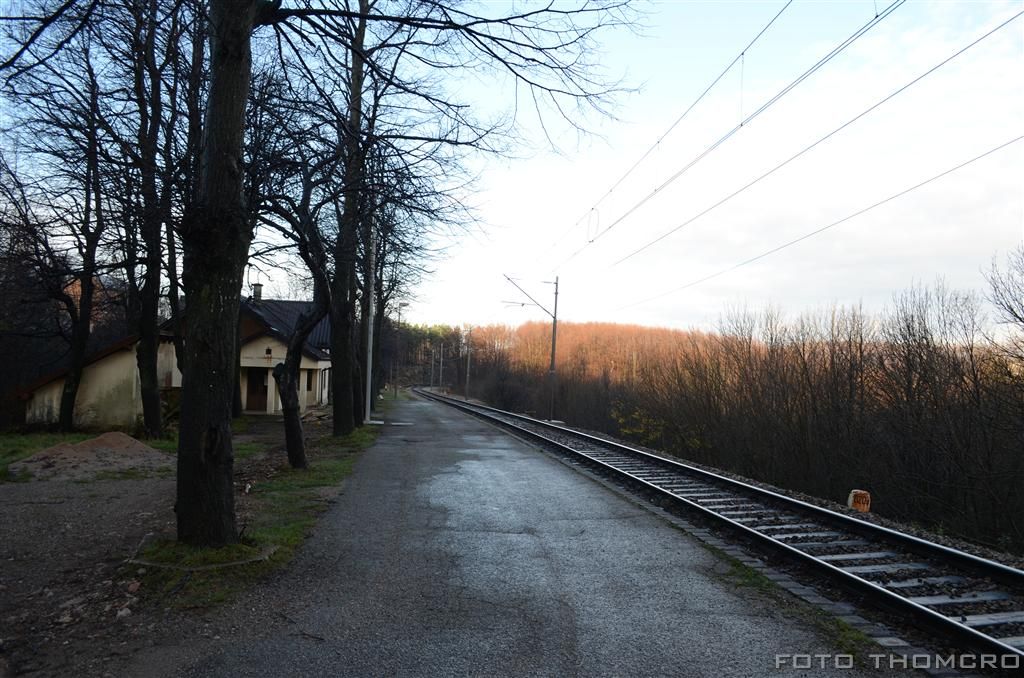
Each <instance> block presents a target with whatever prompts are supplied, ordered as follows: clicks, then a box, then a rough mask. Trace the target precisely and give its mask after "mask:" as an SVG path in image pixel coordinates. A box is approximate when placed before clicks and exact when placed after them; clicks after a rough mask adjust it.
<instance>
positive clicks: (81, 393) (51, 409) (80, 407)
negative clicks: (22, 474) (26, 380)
mask: <svg viewBox="0 0 1024 678" xmlns="http://www.w3.org/2000/svg"><path fill="white" fill-rule="evenodd" d="M63 389H64V379H63V378H60V379H56V380H54V381H51V382H50V383H49V384H46V385H45V386H43V387H41V388H39V389H37V390H36V391H35V392H34V393H33V394H32V397H31V398H30V399H29V401H28V404H27V406H26V408H25V421H26V422H27V423H30V424H53V423H56V422H57V421H58V420H59V419H60V397H61V391H63ZM141 392H142V390H141V388H140V387H139V371H138V368H137V364H136V361H135V350H134V347H132V348H130V349H125V350H122V351H117V352H116V353H112V354H110V355H108V356H105V357H104V358H101V359H100V360H97V361H96V362H94V363H92V364H90V365H86V367H85V369H83V370H82V380H81V383H80V385H79V387H78V394H77V397H76V398H75V418H74V423H75V426H76V427H81V428H112V427H123V428H131V427H134V426H135V425H136V423H137V422H138V420H139V418H140V417H141V416H142V396H141Z"/></svg>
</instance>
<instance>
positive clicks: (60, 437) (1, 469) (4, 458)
mask: <svg viewBox="0 0 1024 678" xmlns="http://www.w3.org/2000/svg"><path fill="white" fill-rule="evenodd" d="M95 435H96V434H94V433H0V482H5V481H14V480H23V479H24V478H22V477H15V476H12V475H11V473H10V470H9V469H8V468H7V467H8V466H9V465H10V464H12V463H14V462H16V461H20V460H22V459H25V458H26V457H31V456H32V455H33V454H35V453H36V452H38V451H40V450H45V449H46V448H48V447H53V446H54V445H56V444H58V443H71V444H74V443H80V442H82V441H83V440H88V439H89V438H93V437H95Z"/></svg>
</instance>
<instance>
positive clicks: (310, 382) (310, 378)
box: [306, 370, 313, 391]
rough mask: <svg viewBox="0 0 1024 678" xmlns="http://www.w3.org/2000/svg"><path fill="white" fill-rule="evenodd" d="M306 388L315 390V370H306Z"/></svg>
mask: <svg viewBox="0 0 1024 678" xmlns="http://www.w3.org/2000/svg"><path fill="white" fill-rule="evenodd" d="M306 390H307V391H312V390H313V370H306Z"/></svg>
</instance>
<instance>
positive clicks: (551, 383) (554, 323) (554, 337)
mask: <svg viewBox="0 0 1024 678" xmlns="http://www.w3.org/2000/svg"><path fill="white" fill-rule="evenodd" d="M505 280H507V281H509V282H510V283H512V284H513V285H515V288H516V289H517V290H519V291H520V292H522V293H523V295H524V296H525V297H526V298H527V299H529V300H530V301H531V302H532V303H533V305H534V306H536V307H537V308H539V309H540V310H542V311H544V312H545V313H547V314H548V315H549V316H551V365H550V366H549V367H548V388H549V389H550V392H551V400H550V403H549V410H548V420H549V421H551V420H554V418H555V380H556V376H557V375H556V374H555V346H556V344H557V341H558V276H555V281H554V282H551V281H550V280H545V281H544V282H545V283H547V284H549V285H554V286H555V306H554V310H553V311H549V310H548V309H547V308H545V307H544V305H543V304H541V303H540V302H539V301H537V300H536V299H534V298H533V297H531V296H530V293H529V292H527V291H526V290H524V289H523V288H522V287H520V286H519V284H518V283H517V282H516V281H515V280H513V279H512V278H510V277H508V276H507V275H506V276H505ZM511 303H518V302H511ZM525 305H526V304H520V306H525Z"/></svg>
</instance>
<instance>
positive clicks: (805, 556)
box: [416, 389, 1024, 662]
mask: <svg viewBox="0 0 1024 678" xmlns="http://www.w3.org/2000/svg"><path fill="white" fill-rule="evenodd" d="M416 392H417V393H418V394H419V395H421V396H424V397H426V398H430V399H432V400H436V401H439V402H442V403H445V404H448V405H451V406H454V407H456V408H458V409H461V410H464V411H466V412H468V413H470V414H473V415H476V416H480V417H483V418H485V419H487V420H490V421H496V422H498V423H500V424H502V425H505V426H509V427H512V428H514V429H515V430H516V431H517V432H519V433H522V434H525V435H526V436H528V437H529V438H532V439H534V440H536V441H537V442H540V443H542V444H543V445H546V446H554V447H556V448H557V449H559V450H561V451H564V452H567V453H569V454H570V455H572V456H575V457H582V458H583V459H584V460H585V461H586V462H587V463H588V464H590V465H593V466H597V467H599V468H601V469H602V470H604V471H606V472H609V473H611V474H612V475H614V476H618V477H620V478H624V479H626V480H628V482H630V483H631V484H633V485H635V486H638V487H640V488H642V489H644V490H645V491H647V492H653V493H654V494H656V495H657V496H660V497H662V498H665V499H669V500H670V501H671V502H673V503H675V504H677V505H679V506H682V507H684V508H685V509H686V510H688V511H691V512H696V513H697V514H698V515H701V516H702V517H704V518H706V519H708V520H710V521H711V522H715V523H718V524H720V525H723V526H725V527H727V528H729V529H730V530H731V531H733V532H736V533H738V534H741V535H743V536H744V537H746V538H748V539H750V540H752V541H753V542H755V543H757V544H759V545H761V546H764V547H768V548H769V549H771V550H772V551H774V552H775V553H777V554H780V555H782V556H784V557H786V558H789V559H790V560H794V561H796V562H799V563H801V564H803V565H805V566H808V567H810V568H811V569H813V570H815V571H816V572H819V573H821V574H822V575H824V576H826V577H829V578H832V579H834V580H837V581H838V582H839V583H841V584H843V585H844V586H845V587H846V588H848V589H852V590H855V591H858V592H859V593H862V594H864V595H866V596H868V597H869V598H870V599H871V600H872V601H874V602H875V603H876V604H878V605H881V606H883V607H885V608H888V609H890V610H893V611H896V612H900V613H905V614H908V615H909V616H910V617H911V618H912V619H913V620H915V621H916V622H918V623H920V624H922V625H924V626H926V627H927V628H929V629H930V630H931V631H932V632H934V633H937V634H939V635H943V636H946V637H952V638H954V639H956V640H957V641H958V642H959V643H960V644H962V645H964V646H965V647H969V648H971V649H975V650H980V651H982V652H986V653H995V654H1001V655H1010V656H1014V655H1015V656H1017V657H1018V658H1020V660H1021V661H1022V662H1024V648H1018V647H1015V646H1013V645H1008V644H1006V643H1003V642H1001V641H1000V640H999V639H998V638H995V637H993V636H989V635H987V634H985V633H982V632H980V631H977V630H975V629H974V628H971V627H969V626H967V625H965V624H963V623H960V622H959V621H956V620H955V619H953V618H951V617H949V616H946V615H944V614H942V613H940V612H938V611H936V610H932V609H930V608H928V607H925V606H924V605H921V604H919V603H916V602H914V601H912V600H910V599H909V598H907V597H904V596H901V595H899V594H897V593H895V592H893V591H890V590H889V589H886V588H885V587H883V586H881V585H879V584H876V583H874V582H872V581H869V580H868V579H865V578H863V577H860V576H857V575H856V574H854V573H851V572H847V571H845V570H843V569H841V568H840V567H837V566H835V565H832V564H831V563H829V562H826V561H825V560H822V559H821V558H819V557H816V556H814V555H812V554H810V553H806V552H804V551H801V550H800V549H798V548H795V547H794V546H791V545H789V544H786V543H784V542H782V541H780V540H778V539H775V538H773V537H772V536H770V535H767V534H765V533H763V532H760V531H758V530H756V529H754V528H752V527H749V526H747V525H744V524H743V523H742V522H738V521H737V520H734V519H732V518H729V517H728V516H725V515H722V514H721V513H720V512H718V511H716V510H714V509H711V508H708V507H706V506H702V505H701V504H699V503H698V502H696V501H693V500H690V499H687V498H685V497H681V496H679V495H678V494H676V493H674V492H673V491H671V490H669V489H667V488H664V487H661V486H659V485H658V484H656V483H655V482H651V481H650V480H646V479H644V478H641V477H639V476H638V475H637V474H636V473H633V472H630V471H627V470H624V469H621V468H618V467H616V466H615V465H614V464H611V463H607V462H605V461H602V460H600V459H598V458H596V457H594V456H591V455H589V454H587V453H586V452H585V451H582V450H576V449H574V448H572V447H571V446H569V445H566V444H565V443H562V442H559V441H557V440H552V439H551V438H548V437H546V436H544V435H541V434H540V433H538V432H536V431H531V430H529V429H527V428H523V427H521V426H518V425H516V424H514V423H512V422H510V421H508V420H509V419H512V420H515V421H520V422H524V423H527V424H529V425H531V426H535V427H539V428H541V429H546V430H549V431H554V432H557V433H558V434H561V435H563V436H567V437H570V438H575V439H578V440H583V441H585V442H587V443H589V444H591V445H595V446H597V447H600V448H606V449H611V450H613V451H615V452H620V453H623V454H625V455H627V456H629V457H633V458H637V459H640V460H643V461H645V462H649V463H652V464H654V465H655V466H656V467H658V468H664V469H668V470H671V471H675V472H678V473H682V474H684V475H688V476H691V477H696V478H699V479H701V480H703V481H706V482H708V483H710V484H711V485H714V486H724V488H725V489H728V490H734V491H737V492H738V493H739V494H740V495H746V496H751V495H752V496H753V497H754V498H755V499H762V500H766V501H768V502H769V503H770V504H773V505H775V506H781V507H784V508H785V509H790V510H796V512H798V513H803V514H805V515H806V514H810V515H811V516H813V517H814V518H817V519H819V520H820V521H821V522H824V523H826V524H828V525H831V526H836V527H842V528H846V529H847V530H849V531H850V532H854V533H855V534H858V535H860V536H864V537H869V538H872V539H877V540H880V541H883V542H887V543H890V544H894V545H898V546H901V547H904V548H906V550H908V551H910V552H911V553H913V554H916V555H920V556H924V557H927V558H931V559H933V560H935V561H937V562H938V563H941V564H943V565H947V566H949V565H953V566H958V567H960V568H962V569H967V570H969V571H970V572H973V573H976V574H978V575H980V576H982V577H987V578H990V579H993V580H996V581H999V582H1000V583H1003V584H1006V585H1009V586H1011V587H1013V588H1015V589H1018V590H1020V589H1024V571H1022V570H1018V569H1016V568H1012V567H1009V566H1007V565H1003V564H1002V563H997V562H995V561H992V560H988V559H986V558H981V557H979V556H975V555H972V554H969V553H965V552H963V551H959V550H957V549H953V548H950V547H948V546H943V545H941V544H936V543H933V542H929V541H927V540H924V539H921V538H920V537H915V536H913V535H909V534H905V533H902V532H899V531H897V530H893V529H891V528H887V527H883V526H880V525H874V524H872V523H868V522H865V521H862V520H858V519H856V518H853V517H850V516H846V515H843V514H841V513H837V512H835V511H831V510H829V509H826V508H822V507H820V506H815V505H814V504H810V503H807V502H804V501H801V500H799V499H793V498H792V497H787V496H785V495H782V494H779V493H778V492H773V491H771V490H766V489H763V488H760V487H757V486H755V485H751V484H749V483H744V482H742V481H738V480H735V479H733V478H729V477H726V476H722V475H718V474H716V473H712V472H710V471H707V470H704V469H701V468H697V467H695V466H691V465H689V464H685V463H682V462H678V461H674V460H671V459H666V458H664V457H660V456H658V455H655V454H651V453H649V452H645V451H643V450H637V449H635V448H632V447H629V446H627V445H624V444H622V443H618V442H615V441H611V440H606V439H604V438H599V437H597V436H593V435H590V434H587V433H582V432H580V431H576V430H573V429H570V428H567V427H565V426H559V425H557V424H553V423H551V422H547V421H542V420H539V419H534V418H532V417H528V416H525V415H521V414H515V413H512V412H507V411H505V410H499V409H497V408H493V407H489V406H486V405H479V404H476V403H473V404H470V403H467V402H465V401H459V400H454V399H451V398H447V397H444V396H441V395H439V394H436V393H432V392H429V391H424V390H421V389H417V390H416Z"/></svg>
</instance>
